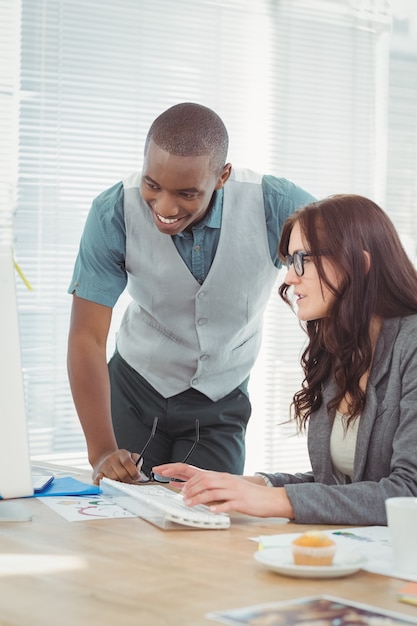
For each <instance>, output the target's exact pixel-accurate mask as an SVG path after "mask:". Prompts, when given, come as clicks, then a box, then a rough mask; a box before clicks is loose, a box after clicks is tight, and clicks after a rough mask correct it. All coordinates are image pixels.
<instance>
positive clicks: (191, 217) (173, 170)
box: [140, 140, 230, 235]
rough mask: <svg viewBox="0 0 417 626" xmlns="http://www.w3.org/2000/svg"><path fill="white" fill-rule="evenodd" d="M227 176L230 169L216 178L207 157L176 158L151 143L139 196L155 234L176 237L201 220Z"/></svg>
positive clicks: (206, 155)
mask: <svg viewBox="0 0 417 626" xmlns="http://www.w3.org/2000/svg"><path fill="white" fill-rule="evenodd" d="M229 175H230V165H225V167H224V168H223V171H222V172H221V174H220V175H217V174H216V173H215V172H214V171H213V167H212V165H211V163H210V155H208V154H205V155H202V156H177V155H175V154H170V153H169V152H167V151H166V150H163V149H162V148H160V147H159V146H158V145H157V144H156V143H154V142H153V141H152V140H151V141H150V142H149V146H148V149H147V151H146V154H145V159H144V163H143V170H142V179H141V184H140V193H141V195H142V197H143V199H144V200H145V202H146V203H147V205H148V206H149V208H150V210H151V211H152V215H153V219H154V222H155V225H156V227H157V228H158V230H159V231H160V232H161V233H164V234H165V235H176V234H178V233H180V232H181V231H183V230H185V229H186V228H188V227H189V226H191V225H192V224H197V223H198V222H199V221H201V220H202V219H203V217H204V216H205V215H206V213H207V211H208V209H209V206H210V201H211V198H212V196H213V193H214V191H215V190H217V189H221V187H223V185H224V183H225V182H226V180H227V179H228V177H229Z"/></svg>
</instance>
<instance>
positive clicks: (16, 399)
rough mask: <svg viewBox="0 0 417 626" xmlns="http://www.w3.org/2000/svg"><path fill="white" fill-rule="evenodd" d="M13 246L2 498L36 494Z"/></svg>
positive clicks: (1, 252) (5, 266) (1, 270)
mask: <svg viewBox="0 0 417 626" xmlns="http://www.w3.org/2000/svg"><path fill="white" fill-rule="evenodd" d="M15 280H16V271H15V268H14V260H13V250H12V247H11V246H8V245H0V298H1V307H0V310H1V316H0V496H1V497H2V498H3V499H8V498H19V497H22V496H31V495H33V485H32V472H31V463H30V453H29V438H28V431H27V422H26V412H25V395H24V387H23V374H22V364H21V353H20V336H19V323H18V316H17V302H16V283H15Z"/></svg>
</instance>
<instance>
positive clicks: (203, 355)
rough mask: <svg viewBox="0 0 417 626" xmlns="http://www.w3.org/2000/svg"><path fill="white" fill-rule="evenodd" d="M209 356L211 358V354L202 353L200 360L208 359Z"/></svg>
mask: <svg viewBox="0 0 417 626" xmlns="http://www.w3.org/2000/svg"><path fill="white" fill-rule="evenodd" d="M208 358H209V355H208V354H202V355H201V356H200V361H207V359H208Z"/></svg>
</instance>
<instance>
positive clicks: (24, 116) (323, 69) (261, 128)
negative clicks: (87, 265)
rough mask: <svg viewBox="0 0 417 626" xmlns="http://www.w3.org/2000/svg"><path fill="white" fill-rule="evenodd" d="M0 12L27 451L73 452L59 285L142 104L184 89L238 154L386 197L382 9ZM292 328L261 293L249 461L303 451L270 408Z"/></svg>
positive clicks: (148, 110)
mask: <svg viewBox="0 0 417 626" xmlns="http://www.w3.org/2000/svg"><path fill="white" fill-rule="evenodd" d="M0 18H2V19H1V21H0V34H1V37H0V41H1V44H0V45H1V48H0V51H1V52H3V51H4V54H5V55H6V56H7V55H8V57H10V63H8V64H7V68H8V69H7V71H6V70H5V69H4V65H5V64H3V63H2V64H1V66H0V88H1V94H2V95H1V98H2V99H1V100H0V102H1V103H2V106H3V105H4V107H5V110H6V113H7V115H8V117H3V116H2V121H0V132H1V133H2V135H1V138H4V139H5V140H7V146H8V148H7V150H6V148H2V147H0V160H1V163H2V164H3V163H4V164H5V165H6V167H5V169H4V170H3V171H4V172H5V174H6V179H7V182H6V183H4V182H2V183H1V187H0V201H1V205H0V220H1V221H0V225H1V226H2V228H3V225H4V228H3V233H5V234H3V235H2V236H9V237H10V238H11V237H13V242H14V247H15V251H16V256H17V258H18V261H19V263H20V265H21V266H22V268H23V270H24V271H25V273H26V275H27V277H28V279H29V280H30V282H31V284H32V285H33V287H34V290H33V292H29V291H28V290H27V289H26V288H25V287H24V285H23V283H22V282H18V304H19V314H20V325H21V336H22V351H23V353H22V360H23V365H24V379H25V389H26V399H27V407H28V420H29V427H30V443H31V450H32V454H33V455H34V456H44V457H45V456H48V455H54V458H55V459H57V458H60V457H61V458H62V459H66V460H68V459H71V456H70V455H73V458H74V459H75V458H76V456H77V455H81V456H82V455H85V444H84V438H83V435H82V432H81V428H80V426H79V423H78V419H77V417H76V414H75V410H74V408H73V404H72V400H71V395H70V392H69V385H68V381H67V373H66V364H65V360H66V341H67V333H68V324H69V311H70V306H71V297H70V296H68V295H67V294H66V289H67V286H68V283H69V280H70V277H71V273H72V267H73V263H74V260H75V256H76V253H77V247H78V241H79V238H80V235H81V231H82V227H83V223H84V220H85V217H86V215H87V212H88V209H89V207H90V204H91V200H92V199H93V197H94V196H95V195H96V194H97V193H99V192H101V191H102V190H104V189H105V188H106V187H108V186H110V185H112V184H114V183H115V182H117V180H119V179H120V178H121V177H124V176H125V175H127V174H129V173H130V172H132V171H134V170H136V169H138V168H140V165H141V158H142V151H143V143H144V139H145V134H146V132H147V129H148V127H149V125H150V123H151V122H152V120H153V119H154V118H155V116H156V115H158V114H159V113H160V112H162V111H163V110H164V109H166V108H167V107H169V106H171V105H172V104H175V103H177V102H180V101H186V100H190V101H196V102H201V103H202V104H206V105H207V106H211V107H212V108H214V109H215V110H216V111H217V112H218V113H219V114H220V115H221V116H222V117H223V119H224V121H225V123H226V125H227V127H228V129H229V133H230V153H229V159H230V161H231V162H232V163H234V164H235V165H243V166H246V167H252V168H254V169H256V170H259V171H263V172H268V173H272V174H275V175H277V176H285V177H287V178H289V179H291V180H293V181H294V182H296V183H297V184H299V185H301V186H303V187H304V188H306V189H308V190H309V191H311V192H312V193H313V194H315V195H317V196H323V195H328V194H329V193H334V192H340V191H353V192H358V193H363V194H365V195H369V196H370V197H373V198H374V199H375V200H377V201H379V202H381V204H383V205H384V200H385V198H384V193H385V181H386V176H385V174H386V169H385V168H386V142H387V86H388V76H389V74H388V36H389V28H390V14H389V9H388V5H387V3H386V2H385V1H383V0H380V1H377V0H369V1H364V0H337V2H334V0H308V1H307V0H258V1H257V2H252V1H249V0H200V1H199V2H198V3H196V2H195V1H194V0H176V1H175V2H172V0H152V1H149V0H120V1H119V2H118V3H117V4H116V3H114V2H113V0H53V1H52V0H20V3H19V2H16V0H2V3H1V4H0ZM4 94H5V95H4ZM390 106H392V105H390ZM411 106H412V105H411V104H410V107H411ZM3 120H5V121H4V122H3ZM414 120H415V118H414ZM390 132H392V133H393V137H396V134H395V133H396V130H395V128H394V127H392V131H390ZM393 137H391V138H390V141H392V140H393ZM2 145H3V146H5V145H6V143H3V144H2ZM14 154H15V155H16V158H9V156H10V155H12V157H13V155H14ZM13 189H15V193H10V190H13ZM393 193H395V192H393ZM414 198H415V193H414ZM414 198H413V200H414ZM408 199H410V196H408ZM410 202H411V199H410ZM403 206H405V205H403ZM408 207H409V208H408V209H404V210H407V211H409V212H410V214H411V213H413V211H414V208H413V207H414V205H411V204H409V205H408ZM12 210H13V212H14V213H13V234H12V233H11V213H12ZM413 214H414V215H415V212H414V213H413ZM408 223H409V222H408ZM125 302H126V298H124V297H122V298H121V302H120V305H118V307H117V308H116V311H115V315H114V324H113V327H112V333H111V338H110V340H109V354H110V353H111V352H112V351H113V347H114V330H115V329H116V328H117V326H118V322H119V320H120V314H121V312H122V310H123V308H124V305H125ZM303 342H304V336H303V334H302V332H301V330H300V329H299V327H298V323H297V320H296V318H295V317H294V315H293V314H292V313H291V312H290V311H289V310H288V308H287V307H285V305H284V304H283V303H282V302H280V300H279V298H278V296H277V295H276V294H275V293H274V294H273V296H272V298H271V303H270V306H269V308H268V311H267V315H266V320H265V334H264V342H263V348H262V354H261V356H260V358H259V360H258V363H257V366H256V368H255V371H254V373H253V376H252V379H251V384H250V392H251V399H252V403H253V416H252V418H251V422H250V427H249V431H248V460H247V470H248V471H253V470H256V469H266V470H274V469H275V470H279V469H283V470H289V471H292V470H301V469H305V468H306V466H307V465H308V461H307V457H306V452H305V440H304V439H303V438H301V439H300V438H297V437H294V436H293V432H294V428H293V426H292V425H291V426H288V425H287V426H284V427H280V426H278V425H277V424H279V423H280V422H283V421H285V420H286V419H287V418H288V407H289V403H290V400H291V397H292V394H293V393H294V391H295V390H296V389H298V388H299V385H300V382H301V372H300V368H299V365H298V362H299V356H300V352H301V346H302V344H303Z"/></svg>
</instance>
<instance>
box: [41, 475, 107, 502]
mask: <svg viewBox="0 0 417 626" xmlns="http://www.w3.org/2000/svg"><path fill="white" fill-rule="evenodd" d="M99 493H101V489H100V487H99V486H98V485H90V484H88V483H83V482H81V481H80V480H77V479H76V478H71V477H70V476H64V477H63V478H57V477H55V478H54V480H53V481H52V482H51V483H50V484H49V485H47V486H46V487H45V489H43V490H42V491H39V492H37V493H35V494H34V497H36V498H43V497H45V496H94V495H97V494H99Z"/></svg>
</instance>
